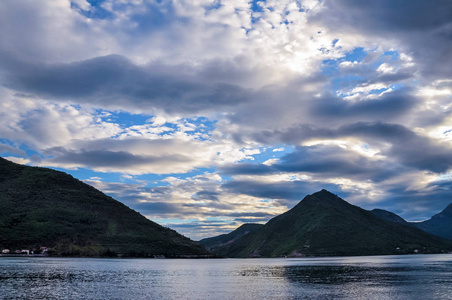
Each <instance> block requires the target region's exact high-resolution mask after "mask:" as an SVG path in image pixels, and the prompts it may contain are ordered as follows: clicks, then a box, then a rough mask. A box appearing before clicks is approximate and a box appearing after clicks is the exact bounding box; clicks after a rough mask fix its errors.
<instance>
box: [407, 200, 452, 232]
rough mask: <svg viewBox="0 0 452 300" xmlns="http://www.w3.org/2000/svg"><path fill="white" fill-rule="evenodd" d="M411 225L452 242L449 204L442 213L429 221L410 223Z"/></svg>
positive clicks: (450, 206)
mask: <svg viewBox="0 0 452 300" xmlns="http://www.w3.org/2000/svg"><path fill="white" fill-rule="evenodd" d="M411 224H412V225H413V226H415V227H417V228H419V229H422V230H424V231H425V232H428V233H431V234H435V235H438V236H441V237H443V238H446V239H451V240H452V204H449V206H447V207H446V208H445V209H444V210H443V211H442V212H440V213H439V214H436V215H434V216H433V217H432V218H431V219H430V220H426V221H423V222H416V223H414V222H412V223H411Z"/></svg>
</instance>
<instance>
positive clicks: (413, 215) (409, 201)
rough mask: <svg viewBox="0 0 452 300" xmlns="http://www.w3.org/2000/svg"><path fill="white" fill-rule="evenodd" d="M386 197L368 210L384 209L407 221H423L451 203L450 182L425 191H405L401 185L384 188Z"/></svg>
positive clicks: (436, 184) (430, 185)
mask: <svg viewBox="0 0 452 300" xmlns="http://www.w3.org/2000/svg"><path fill="white" fill-rule="evenodd" d="M386 192H387V195H388V196H387V197H385V199H383V200H382V201H380V202H378V204H373V205H372V207H371V206H370V205H368V207H366V208H368V209H371V208H375V206H376V205H378V208H382V209H386V210H389V211H392V212H394V213H396V214H399V215H400V216H402V217H403V218H404V219H405V220H407V221H423V220H427V219H430V218H431V217H432V216H433V215H435V214H437V213H439V212H441V211H442V210H444V209H445V208H446V207H447V206H448V205H449V204H451V203H452V197H451V195H452V181H450V180H447V179H446V180H442V181H436V182H432V183H430V184H428V186H427V187H426V189H407V188H406V187H405V186H403V185H393V186H388V187H386Z"/></svg>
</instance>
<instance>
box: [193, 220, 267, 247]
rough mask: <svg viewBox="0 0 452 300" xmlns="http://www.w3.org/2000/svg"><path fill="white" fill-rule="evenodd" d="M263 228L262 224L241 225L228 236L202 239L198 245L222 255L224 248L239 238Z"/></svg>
mask: <svg viewBox="0 0 452 300" xmlns="http://www.w3.org/2000/svg"><path fill="white" fill-rule="evenodd" d="M263 226H264V225H263V224H254V223H248V224H243V225H242V226H240V227H239V228H237V229H236V230H234V231H232V232H230V233H228V234H222V235H219V236H216V237H211V238H206V239H202V240H200V241H199V243H200V244H201V245H203V246H204V247H206V248H207V250H209V251H212V252H213V253H215V254H219V255H224V253H223V252H222V250H223V249H224V248H225V246H227V245H229V244H231V243H233V242H235V241H236V240H237V239H239V238H241V237H242V236H244V235H247V234H249V233H251V232H254V231H256V230H258V229H260V228H262V227H263Z"/></svg>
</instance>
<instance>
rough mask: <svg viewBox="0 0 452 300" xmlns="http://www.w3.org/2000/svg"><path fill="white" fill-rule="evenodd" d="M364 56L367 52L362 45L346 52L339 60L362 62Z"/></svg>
mask: <svg viewBox="0 0 452 300" xmlns="http://www.w3.org/2000/svg"><path fill="white" fill-rule="evenodd" d="M366 56H367V52H366V51H365V50H364V48H363V47H356V48H354V49H353V50H352V51H350V52H347V53H346V54H345V56H344V57H343V58H341V59H340V61H341V62H343V61H351V62H354V61H356V62H362V61H363V60H364V58H365V57H366Z"/></svg>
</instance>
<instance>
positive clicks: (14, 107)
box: [0, 0, 452, 239]
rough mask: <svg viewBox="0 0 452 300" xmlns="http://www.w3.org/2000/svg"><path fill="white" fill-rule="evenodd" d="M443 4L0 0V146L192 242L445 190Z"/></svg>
mask: <svg viewBox="0 0 452 300" xmlns="http://www.w3.org/2000/svg"><path fill="white" fill-rule="evenodd" d="M451 16H452V2H451V1H450V0H443V1H442V0H434V1H425V0H412V1H404V0H381V1H362V0H323V1H322V0H304V1H303V0H302V1H289V0H268V1H246V0H191V1H189V0H173V1H166V0H72V1H69V0H15V1H1V2H0V36H1V43H0V108H1V109H0V155H1V156H3V157H6V158H8V159H10V160H12V161H15V162H18V163H23V164H28V165H33V166H45V167H51V168H54V169H57V170H62V171H65V172H68V173H70V174H72V175H73V176H74V177H76V178H78V179H80V180H83V181H84V182H86V183H88V184H91V185H93V186H94V187H96V188H98V189H100V190H102V191H103V192H105V193H107V194H108V195H111V196H113V197H114V198H115V199H118V200H119V201H121V202H123V203H125V204H126V205H128V206H130V207H132V208H133V209H135V210H137V211H139V212H140V213H142V214H144V215H145V216H147V217H149V218H150V219H152V220H154V221H156V222H158V223H160V224H162V225H164V226H168V227H171V228H173V229H176V230H177V231H179V232H181V233H183V234H185V235H187V236H189V237H191V238H193V239H200V238H203V237H208V236H212V235H217V234H220V233H225V232H228V231H231V230H232V229H234V228H236V227H238V226H239V225H241V224H242V223H244V222H265V221H267V220H269V219H270V218H272V217H273V216H275V215H277V214H280V213H282V212H284V211H286V210H287V209H289V208H291V207H293V206H294V205H295V204H296V203H297V202H298V201H299V200H301V199H302V198H303V197H304V196H305V195H307V194H311V193H314V192H316V191H318V190H320V189H322V188H325V189H328V190H330V191H331V192H334V193H336V194H338V195H339V196H341V197H342V198H344V199H346V200H347V201H349V202H351V203H353V204H356V205H359V206H361V207H363V208H366V209H372V208H375V207H379V208H383V209H387V210H390V211H393V212H395V213H398V214H399V215H401V216H402V217H404V218H405V219H407V220H410V221H417V220H423V219H427V218H429V217H431V216H432V215H433V214H435V213H438V212H439V211H441V210H442V209H444V208H445V207H446V206H447V205H448V204H450V203H452V67H451V66H452V18H451Z"/></svg>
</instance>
